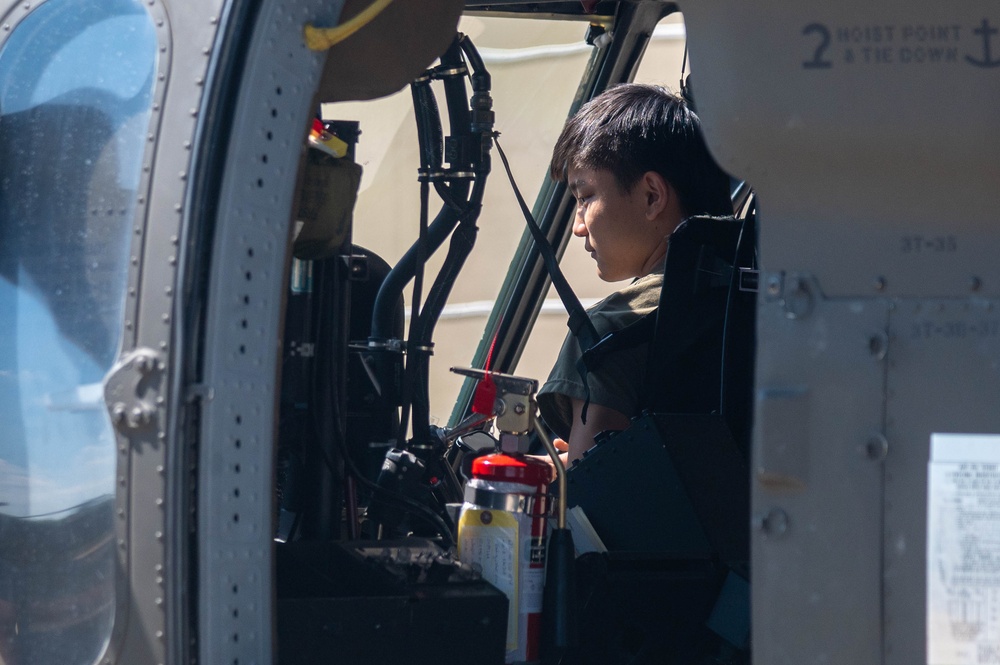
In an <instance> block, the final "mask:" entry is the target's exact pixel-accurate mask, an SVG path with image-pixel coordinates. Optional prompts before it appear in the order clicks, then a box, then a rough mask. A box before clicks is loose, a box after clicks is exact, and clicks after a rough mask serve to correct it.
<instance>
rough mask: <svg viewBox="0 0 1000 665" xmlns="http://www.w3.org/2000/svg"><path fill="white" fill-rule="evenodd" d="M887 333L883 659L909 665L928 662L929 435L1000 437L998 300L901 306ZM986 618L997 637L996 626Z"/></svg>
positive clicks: (918, 302)
mask: <svg viewBox="0 0 1000 665" xmlns="http://www.w3.org/2000/svg"><path fill="white" fill-rule="evenodd" d="M890 335H891V340H892V341H891V344H890V349H889V355H888V362H889V372H888V384H887V417H886V438H887V439H888V442H889V453H888V456H887V457H886V461H885V554H884V555H885V564H884V565H885V579H884V585H885V626H886V628H885V630H886V634H885V662H886V664H887V665H904V664H906V665H910V664H912V663H925V662H927V660H926V654H925V644H926V640H925V636H926V611H927V610H926V605H927V583H926V578H927V573H928V558H927V551H926V546H927V511H928V497H927V486H928V485H927V469H928V454H929V447H930V445H929V444H930V438H931V434H932V433H959V434H969V433H976V434H978V433H983V434H997V433H1000V409H998V405H1000V302H998V301H995V300H929V299H925V300H914V301H902V302H900V303H898V304H897V306H896V307H895V308H894V309H893V311H892V313H891V316H890ZM983 618H984V619H985V620H987V621H988V622H989V630H990V631H991V634H993V635H995V634H996V631H997V630H998V628H1000V623H998V622H997V620H996V618H995V617H991V618H989V619H986V617H983ZM992 639H993V640H994V643H995V637H994V638H992ZM963 662H989V661H988V660H987V661H974V660H970V661H963Z"/></svg>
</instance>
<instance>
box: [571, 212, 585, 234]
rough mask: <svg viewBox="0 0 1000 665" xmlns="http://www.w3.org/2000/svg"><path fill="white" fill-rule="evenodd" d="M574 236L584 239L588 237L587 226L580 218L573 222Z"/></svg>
mask: <svg viewBox="0 0 1000 665" xmlns="http://www.w3.org/2000/svg"><path fill="white" fill-rule="evenodd" d="M573 235H575V236H576V237H577V238H582V237H584V236H585V235H587V225H586V224H584V223H583V220H582V219H580V218H579V217H577V218H576V220H575V221H574V222H573Z"/></svg>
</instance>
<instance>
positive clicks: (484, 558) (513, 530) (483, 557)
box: [458, 509, 519, 651]
mask: <svg viewBox="0 0 1000 665" xmlns="http://www.w3.org/2000/svg"><path fill="white" fill-rule="evenodd" d="M486 513H489V517H487V516H486ZM484 518H486V519H484ZM517 531H518V524H517V519H516V518H515V517H514V515H512V514H510V513H508V512H504V511H502V510H493V511H488V510H475V509H471V510H464V511H463V512H462V516H461V518H460V519H459V524H458V558H459V559H460V560H461V561H462V563H466V564H469V565H471V566H474V567H478V568H479V569H480V570H481V573H482V576H483V579H484V580H486V581H487V582H489V583H490V584H492V585H493V586H495V587H496V588H497V589H499V590H500V591H502V592H503V593H504V594H505V595H506V596H507V599H508V601H509V602H508V608H509V609H508V615H507V650H508V651H510V650H512V649H516V648H517V626H518V582H519V580H518V578H519V570H518V568H519V566H518V556H517V555H518V537H517Z"/></svg>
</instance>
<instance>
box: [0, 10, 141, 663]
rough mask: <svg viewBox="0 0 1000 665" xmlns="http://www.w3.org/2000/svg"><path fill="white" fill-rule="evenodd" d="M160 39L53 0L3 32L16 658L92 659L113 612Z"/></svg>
mask: <svg viewBox="0 0 1000 665" xmlns="http://www.w3.org/2000/svg"><path fill="white" fill-rule="evenodd" d="M157 53H158V48H157V36H156V30H155V27H154V26H153V24H152V21H151V19H150V17H149V15H148V14H147V13H146V11H145V10H144V9H143V7H142V5H141V4H140V3H139V2H134V1H131V0H48V1H47V2H45V3H44V4H41V5H39V6H38V7H37V9H35V10H33V11H32V12H31V13H30V14H29V15H28V16H26V17H25V18H24V20H22V21H21V22H20V23H18V24H17V25H16V26H15V28H14V30H13V31H12V32H11V34H10V37H9V38H8V40H7V41H6V42H5V43H4V44H3V45H2V47H0V423H3V424H2V426H0V427H2V434H0V663H4V662H8V663H22V662H23V663H38V664H42V663H53V664H55V663H58V664H59V665H76V664H78V663H79V664H87V665H90V664H92V663H94V662H95V661H96V660H97V659H98V658H99V657H100V655H101V653H102V652H103V650H104V649H105V647H106V645H107V643H108V640H109V638H110V635H111V628H112V625H113V622H114V618H115V594H116V575H117V573H116V570H117V567H116V562H117V555H116V548H115V532H114V495H115V478H116V468H115V464H116V455H115V437H114V432H113V429H112V427H111V423H110V419H109V417H108V414H107V411H106V409H105V406H104V398H103V385H102V384H103V380H104V376H105V375H106V374H107V373H108V371H109V370H110V369H111V367H112V365H113V364H114V362H115V359H116V358H117V356H118V354H119V351H120V346H121V343H122V340H121V330H122V326H123V322H122V319H123V309H124V305H125V297H126V289H127V281H128V267H129V265H128V264H129V256H130V247H131V241H132V237H133V235H134V234H133V233H132V229H133V227H134V226H135V225H136V224H137V223H141V221H140V220H137V219H136V201H137V199H138V197H139V196H140V192H139V191H138V190H139V185H140V181H141V175H142V163H143V157H144V153H145V151H146V150H147V146H149V145H150V144H149V142H148V141H147V140H146V135H147V133H148V131H149V122H150V107H151V105H152V99H153V86H154V82H155V81H156V58H157Z"/></svg>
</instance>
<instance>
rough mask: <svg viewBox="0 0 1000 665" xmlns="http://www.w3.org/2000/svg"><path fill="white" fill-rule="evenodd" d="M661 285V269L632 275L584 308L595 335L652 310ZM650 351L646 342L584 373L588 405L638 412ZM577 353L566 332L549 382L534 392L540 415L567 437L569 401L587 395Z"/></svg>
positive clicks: (623, 351) (559, 434)
mask: <svg viewBox="0 0 1000 665" xmlns="http://www.w3.org/2000/svg"><path fill="white" fill-rule="evenodd" d="M662 285H663V272H662V271H655V272H653V273H651V274H649V275H646V276H645V277H640V278H638V279H636V280H635V281H633V282H632V283H631V284H629V285H628V286H626V287H625V288H623V289H621V290H620V291H616V292H614V293H612V294H611V295H610V296H608V297H607V298H605V299H604V300H602V301H601V302H599V303H597V304H596V305H594V306H593V307H591V308H590V309H589V310H587V314H588V315H589V316H590V320H591V321H593V322H594V327H595V328H597V334H598V336H599V337H601V338H603V337H604V336H605V335H607V334H609V333H611V332H614V331H616V330H621V329H622V328H624V327H625V326H627V325H629V324H631V323H633V322H635V321H638V320H639V319H641V318H642V317H643V316H645V315H646V314H648V313H650V312H651V311H653V310H654V309H655V308H656V306H657V305H658V304H659V300H660V287H661V286H662ZM648 350H649V344H648V343H643V344H640V345H638V346H635V347H632V348H629V349H621V350H619V351H615V352H613V353H611V354H610V355H609V356H608V357H607V358H605V359H604V362H603V364H602V365H601V366H600V368H598V370H597V371H596V372H591V373H590V374H589V375H588V378H587V383H588V384H589V385H590V403H591V404H600V405H601V406H604V407H607V408H609V409H614V410H615V411H620V412H621V413H624V414H625V415H626V416H629V417H632V416H637V415H639V413H638V411H639V391H640V390H641V388H642V381H643V377H644V375H645V367H646V360H647V355H648ZM580 356H581V351H580V344H579V342H577V339H576V337H574V336H573V334H572V333H570V334H568V335H567V336H566V339H565V341H564V342H563V345H562V349H561V350H560V351H559V356H558V358H557V359H556V362H555V365H554V366H553V367H552V371H551V372H549V378H548V380H547V381H546V382H545V384H544V385H543V386H542V388H541V390H539V391H538V408H539V411H541V414H542V419H543V420H544V421H545V423H546V425H548V426H549V427H550V428H551V429H552V431H553V432H555V434H556V436H558V437H560V438H562V439H568V438H569V431H570V426H571V422H570V421H571V420H572V418H573V406H572V401H571V400H573V399H579V400H585V399H586V398H587V391H586V389H585V387H584V385H583V380H582V379H581V378H580V373H579V372H578V371H577V368H576V363H577V361H578V360H579V359H580Z"/></svg>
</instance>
